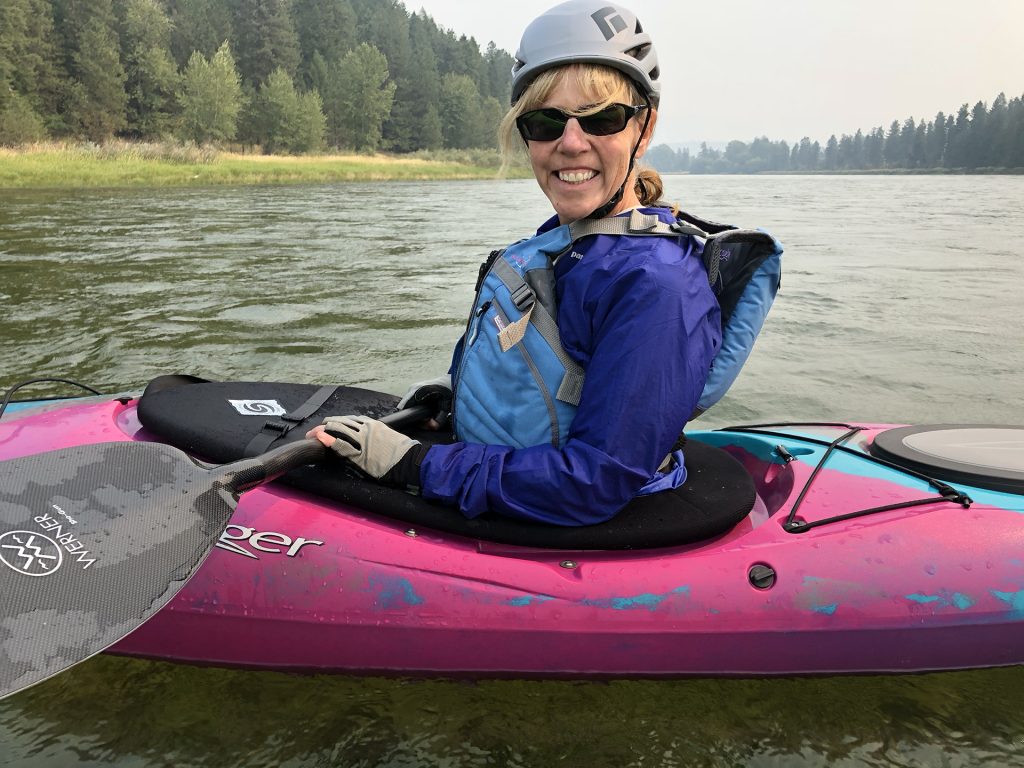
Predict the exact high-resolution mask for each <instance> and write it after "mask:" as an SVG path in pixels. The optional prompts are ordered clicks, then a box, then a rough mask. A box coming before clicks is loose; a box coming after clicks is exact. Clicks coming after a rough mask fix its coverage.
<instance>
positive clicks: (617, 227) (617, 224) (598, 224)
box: [569, 208, 708, 242]
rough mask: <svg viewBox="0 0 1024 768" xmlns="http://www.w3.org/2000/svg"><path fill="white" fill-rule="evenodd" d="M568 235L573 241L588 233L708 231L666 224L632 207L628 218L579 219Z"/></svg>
mask: <svg viewBox="0 0 1024 768" xmlns="http://www.w3.org/2000/svg"><path fill="white" fill-rule="evenodd" d="M569 235H570V237H571V238H572V241H573V242H576V241H577V240H579V239H580V238H583V237H589V236H590V235H634V236H638V237H644V236H648V237H650V236H654V237H679V236H680V235H694V236H696V237H707V236H708V233H707V232H705V231H704V230H702V229H698V228H697V227H691V226H688V225H686V224H680V223H679V222H675V223H673V224H666V223H665V222H663V221H662V220H661V219H659V218H658V217H657V216H655V215H654V214H653V213H641V212H640V211H639V210H638V209H636V208H634V209H633V210H632V211H631V212H630V214H629V218H626V217H624V216H612V217H611V218H608V219H580V220H579V221H574V222H572V223H571V224H570V225H569Z"/></svg>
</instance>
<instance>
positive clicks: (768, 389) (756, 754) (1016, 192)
mask: <svg viewBox="0 0 1024 768" xmlns="http://www.w3.org/2000/svg"><path fill="white" fill-rule="evenodd" d="M666 191H667V197H669V198H670V199H673V200H678V201H679V202H681V203H682V205H683V207H684V208H685V209H688V210H692V211H694V212H696V213H700V214H702V215H704V216H707V217H709V218H713V219H716V220H719V221H727V222H735V223H741V224H743V225H744V226H761V227H764V228H766V229H769V230H770V231H772V232H773V233H774V234H776V235H777V237H778V238H779V239H780V240H781V241H782V242H783V243H784V244H785V246H786V256H785V270H784V277H783V287H782V292H781V293H780V295H779V299H778V300H777V302H776V306H775V308H774V309H773V311H772V314H771V316H770V318H769V321H768V325H767V326H766V329H765V331H764V332H763V333H762V337H761V339H760V341H759V342H758V346H757V348H756V349H755V351H754V354H753V356H752V358H751V360H750V362H749V363H748V364H747V367H746V369H745V370H744V373H743V374H742V375H741V377H740V379H739V380H738V381H737V383H736V385H734V387H733V389H732V391H731V393H730V395H729V396H728V397H727V398H726V400H724V401H723V402H722V403H720V404H719V405H718V406H716V408H715V409H714V410H713V411H712V412H711V413H709V414H708V415H707V416H706V417H704V420H706V423H707V425H708V426H719V425H723V424H725V423H736V422H752V421H769V420H770V421H781V420H791V419H813V420H823V419H824V420H846V419H853V420H862V421H892V422H903V423H908V422H953V421H956V422H990V423H1004V424H1005V423H1017V424H1024V398H1022V392H1024V387H1022V369H1024V319H1022V318H1024V298H1022V295H1021V291H1022V288H1024V258H1022V256H1024V245H1022V243H1024V177H1010V176H1004V177H882V176H862V177H860V176H858V177H827V176H813V177H803V176H779V177H770V176H765V177H760V176H759V177H689V176H670V177H667V179H666ZM547 215H548V208H547V204H546V201H545V200H544V199H543V197H542V196H541V195H540V193H539V192H538V191H537V190H536V187H535V185H534V184H533V182H531V181H507V182H465V183H462V182H439V183H376V184H334V185H322V186H296V187H269V188H268V187H262V188H235V189H220V188H216V189H199V190H195V189H190V190H146V191H139V190H130V191H95V190H92V191H88V192H74V193H69V192H64V191H53V192H48V191H42V192H40V191H33V192H11V191H0V389H5V388H6V387H8V386H11V385H13V384H15V383H17V382H19V381H22V380H25V379H29V378H36V377H40V376H65V377H71V378H74V379H77V380H79V381H82V382H84V383H87V384H90V385H92V386H94V387H96V388H98V389H101V390H103V391H108V392H114V391H123V390H131V389H137V388H140V387H141V386H142V385H144V384H145V382H146V381H147V380H148V379H150V378H152V377H153V376H156V375H159V374H162V373H168V372H187V373H194V374H198V375H202V376H205V377H208V378H234V379H261V380H279V381H304V382H314V381H317V382H327V381H330V382H336V383H344V384H353V385H360V386H367V387H371V388H375V389H383V390H387V391H393V392H396V393H399V392H402V391H404V389H405V386H406V384H407V383H408V382H410V381H413V380H417V379H421V378H426V377H432V376H434V375H437V374H439V373H440V372H442V371H443V370H444V369H445V368H446V367H447V358H448V355H449V354H450V348H451V345H452V343H453V342H454V340H455V339H456V337H457V336H458V333H459V331H460V329H461V327H462V325H463V324H464V322H465V313H466V311H467V307H468V303H469V301H470V299H471V293H472V287H473V280H474V278H475V275H476V269H477V264H478V263H479V261H480V260H481V258H482V257H483V256H485V255H486V254H487V252H488V251H489V250H491V249H492V248H494V247H497V246H500V245H503V244H506V243H507V242H509V241H511V240H514V239H517V238H519V237H522V236H524V235H526V234H528V233H529V231H530V229H531V228H532V227H535V226H536V225H537V224H538V223H539V222H540V221H541V220H542V219H543V218H545V217H546V216H547ZM62 392H69V390H66V389H65V390H61V389H59V388H57V387H50V388H47V387H41V388H38V387H37V388H36V389H33V390H31V392H30V394H32V395H40V396H41V395H44V394H59V393H62ZM5 760H6V762H5V763H4V764H11V765H19V766H21V765H24V766H50V765H81V766H85V765H117V766H162V765H176V766H177V765H204V766H206V765H208V766H227V765H256V766H263V765H267V766H272V765H288V766H305V765H324V766H326V765H339V766H421V765H422V766H478V765H479V766H485V765H511V766H552V765H571V766H577V765H579V766H609V767H611V766H616V767H617V766H662V765H664V766H677V765H678V766H691V765H698V766H699V765H710V766H734V765H745V766H791V765H792V766H824V765H841V766H853V765H880V766H935V765H942V766H975V765H993V766H995V765H1000V766H1002V765H1024V668H1012V669H1001V670H985V671H974V672H956V673H943V674H929V675H914V676H884V677H857V678H827V677H826V678H813V679H812V678H808V679H780V680H678V681H615V682H601V683H597V682H551V681H545V682H535V681H483V682H473V683H467V682H461V681H454V682H453V681H413V680H404V679H394V680H392V679H380V678H373V679H359V678H351V677H334V676H316V677H297V676H290V675H283V674H276V673H256V672H241V671H230V670H221V669H213V668H210V669H204V668H197V667H185V666H175V665H169V664H161V663H154V662H145V661H139V660H132V659H121V658H113V657H107V656H100V657H97V658H95V659H93V660H91V661H89V662H86V663H85V664H82V665H80V666H79V667H76V668H74V669H72V670H71V671H69V672H67V673H65V674H62V675H59V676H58V677H56V678H54V679H52V680H50V681H48V682H46V683H43V684H41V685H39V686H37V687H35V688H33V689H30V690H29V691H26V692H23V693H21V694H19V695H17V696H14V697H11V698H10V699H7V700H4V701H3V702H0V762H4V761H5Z"/></svg>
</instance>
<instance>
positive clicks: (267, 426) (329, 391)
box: [242, 387, 338, 457]
mask: <svg viewBox="0 0 1024 768" xmlns="http://www.w3.org/2000/svg"><path fill="white" fill-rule="evenodd" d="M337 389H338V388H337V387H320V388H319V389H318V390H317V391H316V392H314V393H313V394H312V396H310V398H309V399H308V400H306V402H304V403H303V404H302V405H300V406H299V407H298V408H296V409H295V410H293V411H291V412H290V413H286V414H284V415H283V416H279V417H278V419H279V420H271V421H266V422H264V423H263V428H262V429H261V430H260V432H259V434H257V435H256V436H255V437H254V438H253V439H252V440H250V441H249V444H248V445H247V446H245V451H244V453H243V454H242V455H243V456H245V457H250V456H259V455H260V454H261V453H266V452H267V450H269V449H270V446H271V445H273V444H274V442H276V441H277V440H280V439H281V438H282V437H284V436H285V435H287V434H288V433H289V432H291V431H292V430H293V429H295V427H297V426H299V424H301V423H302V422H303V421H305V420H306V419H308V418H309V417H310V416H312V415H313V414H314V413H316V412H317V410H318V409H319V408H320V406H322V405H323V404H324V403H326V402H327V401H328V399H330V397H331V395H333V394H334V393H335V391H336V390H337Z"/></svg>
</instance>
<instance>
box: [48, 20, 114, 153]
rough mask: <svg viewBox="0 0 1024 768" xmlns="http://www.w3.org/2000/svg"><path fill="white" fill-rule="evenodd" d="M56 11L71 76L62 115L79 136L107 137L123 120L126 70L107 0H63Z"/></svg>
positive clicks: (101, 138) (90, 137) (96, 138)
mask: <svg viewBox="0 0 1024 768" xmlns="http://www.w3.org/2000/svg"><path fill="white" fill-rule="evenodd" d="M60 10H62V13H61V14H60V24H59V26H60V33H61V37H62V39H63V44H64V52H65V55H66V56H67V62H68V63H67V70H68V74H69V75H70V82H69V83H68V84H67V90H66V93H65V119H66V121H67V123H68V125H69V127H70V128H71V129H72V131H73V132H75V133H77V134H78V135H81V136H85V137H86V138H89V139H92V140H94V141H101V140H103V139H107V138H110V137H111V136H112V135H113V134H114V133H116V132H117V131H120V130H122V129H123V128H124V127H125V125H126V122H127V121H126V114H125V113H126V107H127V97H126V96H125V91H124V82H125V74H124V68H123V67H122V66H121V50H120V49H121V46H120V40H119V38H118V34H117V22H116V19H115V17H114V11H113V6H112V3H111V0H62V5H61V6H60Z"/></svg>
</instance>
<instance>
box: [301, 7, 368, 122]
mask: <svg viewBox="0 0 1024 768" xmlns="http://www.w3.org/2000/svg"><path fill="white" fill-rule="evenodd" d="M292 17H293V18H294V20H295V32H296V34H297V35H298V41H299V70H298V71H299V78H300V81H301V82H303V83H305V84H306V86H307V87H319V86H317V85H316V84H315V83H314V82H313V58H314V57H315V56H316V55H317V54H319V55H320V56H321V57H322V58H323V59H324V61H325V62H330V63H335V64H336V63H337V62H339V61H341V59H342V57H343V56H344V55H345V54H346V53H348V52H349V51H350V50H352V49H353V48H355V47H356V45H358V44H359V40H358V39H357V38H356V32H357V29H356V24H357V22H356V13H355V11H354V10H353V9H352V4H351V3H350V2H348V0H295V2H294V4H293V6H292ZM320 93H321V95H322V96H324V98H325V99H326V94H325V92H324V91H323V90H321V91H320ZM325 103H326V101H325Z"/></svg>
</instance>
